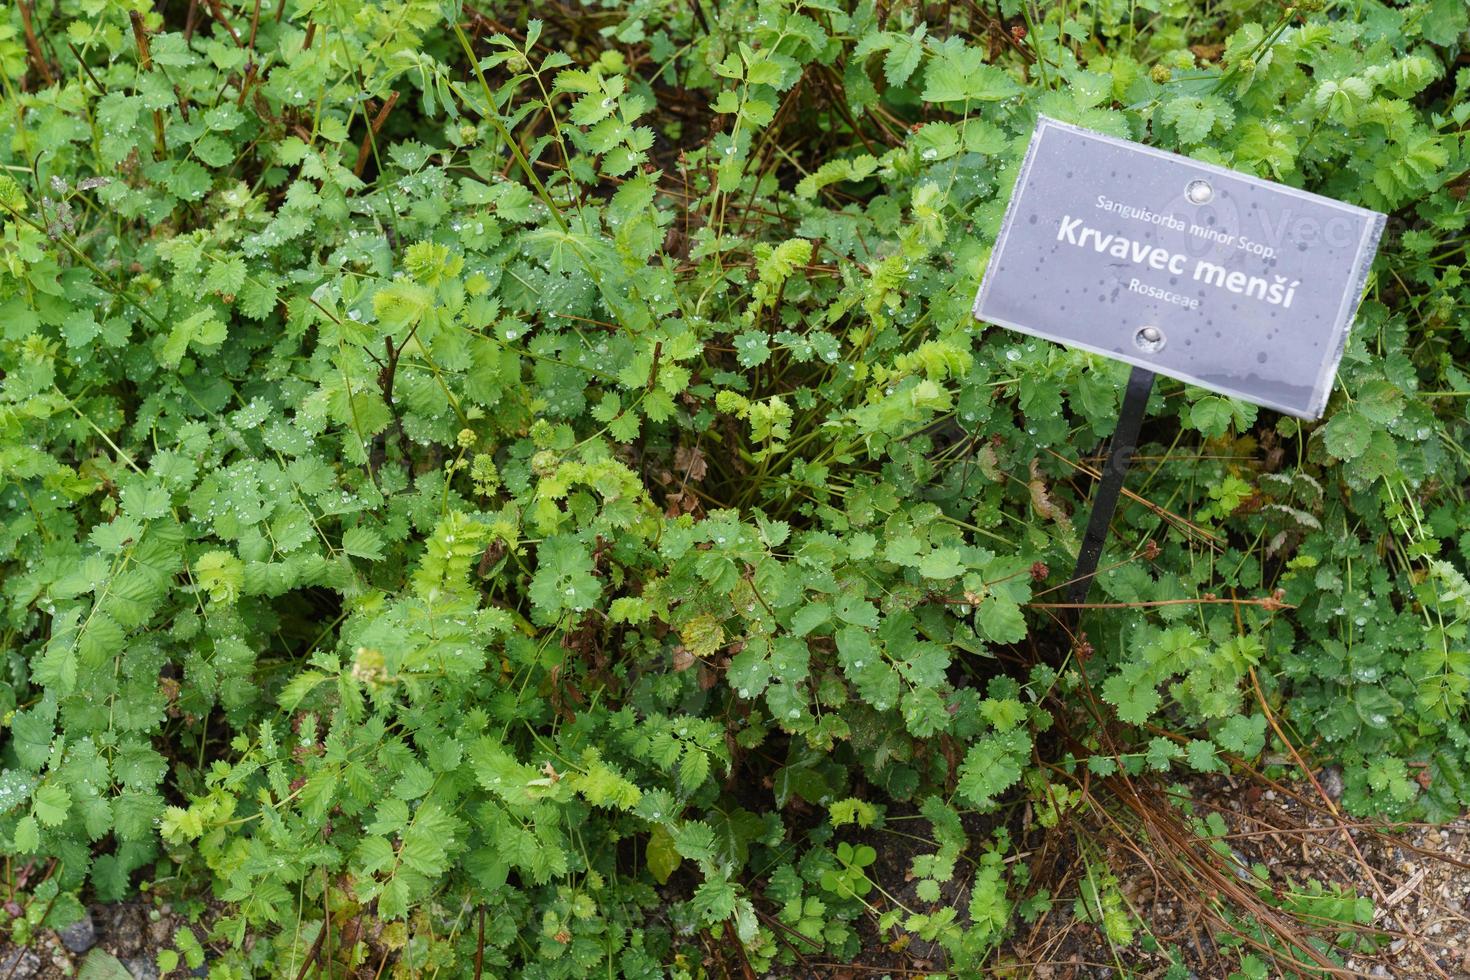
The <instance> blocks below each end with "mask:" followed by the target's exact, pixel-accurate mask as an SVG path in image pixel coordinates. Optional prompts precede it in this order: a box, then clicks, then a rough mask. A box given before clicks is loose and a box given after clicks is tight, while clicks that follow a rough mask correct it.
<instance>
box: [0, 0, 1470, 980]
mask: <svg viewBox="0 0 1470 980" xmlns="http://www.w3.org/2000/svg"><path fill="white" fill-rule="evenodd" d="M1466 38H1467V10H1466V7H1465V5H1464V4H1463V3H1461V2H1460V0H1414V2H1406V3H1399V4H1394V3H1385V2H1378V0H1303V2H1301V3H1298V4H1294V5H1281V4H1277V3H1257V2H1253V0H1252V2H1246V0H1218V2H1209V0H1064V2H1057V3H1045V4H1042V3H1034V4H1032V3H1023V2H1020V0H999V2H998V3H988V2H986V3H982V2H978V0H976V2H968V0H966V2H948V0H946V2H933V3H927V4H914V3H904V2H896V3H873V2H870V0H861V2H851V0H786V2H777V0H603V2H590V0H589V2H586V3H581V4H579V3H562V2H547V3H525V4H514V3H494V4H487V5H485V6H483V7H475V6H470V5H468V4H465V5H458V4H443V3H440V2H437V0H386V2H383V3H372V4H359V3H356V2H350V0H286V2H285V4H284V6H281V5H279V0H254V2H250V0H207V2H199V3H183V2H170V3H160V4H147V3H143V2H133V0H54V2H35V0H18V2H16V3H12V4H9V5H7V8H6V10H5V12H4V14H3V16H0V69H3V70H0V81H3V84H4V89H3V97H4V103H3V109H4V111H3V112H0V658H3V661H0V723H3V740H0V850H3V852H4V854H5V858H4V874H5V883H4V888H5V891H6V900H7V902H6V905H5V911H4V912H0V922H3V925H4V928H5V930H6V931H7V934H8V939H9V941H11V942H14V943H20V944H23V943H26V942H28V941H31V940H32V939H33V938H34V937H35V936H36V935H38V934H39V933H40V932H41V931H42V930H44V929H46V928H50V927H54V926H57V925H64V924H65V923H66V921H67V920H68V919H69V918H71V917H75V915H76V914H78V912H79V910H80V907H81V906H80V903H81V902H84V901H93V900H100V901H112V900H119V899H122V898H124V897H126V896H129V895H132V894H135V893H137V892H138V891H139V890H140V889H142V890H144V891H146V892H148V893H151V894H154V895H167V896H169V898H170V899H171V901H173V902H174V903H175V905H176V907H179V908H193V909H194V910H195V912H196V914H197V916H198V921H199V926H200V929H199V937H200V940H202V946H203V947H204V948H201V946H200V945H199V944H198V943H196V942H195V940H194V937H193V935H192V934H191V935H190V936H189V938H188V939H187V940H186V939H181V940H180V941H179V947H178V948H177V949H169V950H165V951H163V952H161V953H160V959H161V961H162V963H161V965H162V966H163V967H164V968H165V969H172V968H175V967H177V968H179V969H181V970H188V969H190V968H193V967H197V966H199V964H200V963H205V964H206V965H207V967H208V969H209V970H210V975H211V976H213V977H217V978H244V977H249V976H279V977H290V976H297V977H302V976H307V975H312V976H338V977H342V976H349V975H359V974H360V975H363V976H376V975H392V976H399V977H409V976H430V975H442V976H478V975H487V976H528V977H585V976H591V975H607V976H618V975H626V976H630V977H652V976H662V975H676V976H687V977H697V976H719V975H734V976H739V975H760V974H763V973H767V972H769V973H773V974H777V975H781V974H786V973H792V974H795V973H802V972H803V971H807V972H810V971H813V970H816V969H817V967H818V965H819V964H823V963H835V962H842V961H846V960H851V959H854V958H859V959H864V958H866V959H867V960H868V961H870V962H880V961H881V962H882V963H885V964H900V965H901V964H903V963H904V962H905V960H904V956H905V955H906V950H909V949H910V948H916V947H917V946H919V945H922V946H923V947H924V948H925V949H926V950H927V951H928V952H926V954H925V955H926V960H925V962H927V963H929V964H930V965H931V968H932V969H933V970H934V971H935V972H945V971H949V972H953V973H957V974H962V975H963V974H970V975H973V974H975V973H978V972H980V971H982V970H986V969H995V970H1001V969H1011V970H1013V971H1017V972H1018V973H1019V972H1022V971H1023V970H1024V967H1025V964H1024V963H1021V962H1020V961H1019V960H1017V959H1016V958H1015V957H1014V956H1013V954H1012V953H1011V952H1009V951H1008V947H1007V940H1008V939H1009V938H1010V937H1011V936H1012V935H1013V934H1014V932H1015V931H1016V930H1017V929H1018V928H1020V927H1022V926H1023V925H1025V924H1027V923H1034V922H1036V921H1037V920H1039V919H1041V918H1044V917H1046V916H1072V917H1075V919H1077V920H1080V921H1083V922H1085V923H1088V924H1090V926H1091V927H1092V928H1093V929H1094V933H1093V934H1094V935H1095V936H1097V937H1098V940H1097V942H1098V945H1099V955H1100V956H1101V957H1102V958H1103V959H1105V960H1108V961H1110V962H1114V963H1116V964H1118V965H1119V967H1120V968H1126V965H1127V964H1128V963H1130V962H1132V961H1133V959H1134V958H1135V957H1137V956H1139V955H1142V953H1143V952H1149V953H1150V954H1153V955H1158V956H1162V957H1165V958H1172V959H1173V960H1174V962H1175V963H1176V964H1177V965H1176V969H1175V972H1174V974H1173V975H1176V976H1179V977H1183V976H1184V975H1185V971H1186V960H1187V958H1188V955H1189V954H1188V952H1187V951H1186V950H1182V949H1179V948H1177V947H1176V946H1174V945H1171V943H1170V942H1169V941H1166V940H1165V939H1161V938H1160V937H1159V936H1156V935H1155V934H1154V931H1153V930H1152V929H1151V926H1150V922H1149V917H1148V910H1147V909H1146V908H1142V907H1138V906H1137V905H1136V904H1135V903H1133V902H1132V901H1131V900H1130V899H1129V898H1128V897H1127V896H1126V895H1125V894H1124V892H1123V890H1122V889H1120V887H1119V884H1118V880H1117V876H1116V875H1115V874H1114V873H1113V871H1112V870H1110V865H1109V861H1110V858H1111V856H1112V850H1113V845H1114V844H1117V843H1118V842H1127V843H1128V845H1129V846H1132V847H1139V848H1149V847H1152V848H1153V850H1152V851H1151V853H1152V854H1153V855H1154V859H1155V860H1156V861H1157V863H1158V866H1159V868H1160V869H1161V870H1160V871H1159V872H1158V873H1160V874H1162V875H1163V878H1164V880H1165V881H1166V882H1169V883H1173V886H1175V887H1178V888H1179V889H1181V890H1182V891H1187V892H1189V893H1191V894H1192V895H1193V896H1194V900H1195V901H1196V903H1197V904H1198V905H1199V907H1200V910H1201V912H1202V914H1204V915H1205V917H1206V919H1207V920H1208V923H1209V924H1210V927H1211V929H1212V930H1213V932H1214V935H1215V937H1216V940H1217V942H1218V943H1219V944H1221V945H1222V946H1223V947H1224V948H1226V950H1227V952H1228V951H1229V949H1231V948H1233V949H1235V950H1236V952H1230V953H1229V956H1230V957H1233V959H1232V960H1231V962H1232V963H1234V964H1235V967H1234V968H1238V969H1239V970H1240V971H1241V974H1242V975H1244V976H1265V975H1266V973H1267V971H1268V969H1269V970H1270V972H1272V973H1275V974H1280V973H1283V972H1284V973H1292V972H1302V973H1311V972H1312V971H1315V970H1319V969H1322V968H1324V967H1326V966H1329V965H1331V964H1332V963H1339V962H1342V961H1343V958H1344V957H1346V956H1348V955H1351V954H1352V953H1353V952H1354V951H1358V952H1361V951H1364V950H1369V951H1371V950H1372V949H1375V948H1377V947H1378V946H1380V945H1382V944H1384V943H1386V942H1387V939H1388V935H1387V933H1386V932H1385V931H1384V929H1385V928H1386V927H1384V926H1383V923H1382V921H1381V920H1377V924H1376V925H1375V919H1374V907H1375V905H1376V904H1380V903H1381V900H1382V896H1381V895H1374V894H1372V893H1371V891H1370V892H1367V893H1364V894H1356V893H1353V892H1348V891H1343V890H1342V889H1340V888H1334V887H1330V886H1327V885H1324V884H1322V883H1321V882H1312V881H1307V880H1278V879H1274V878H1272V876H1271V875H1269V874H1268V873H1267V871H1266V870H1265V869H1264V868H1252V867H1244V866H1241V865H1240V863H1239V862H1238V861H1236V860H1235V858H1234V857H1233V855H1234V853H1235V852H1234V851H1233V850H1232V848H1231V847H1229V846H1228V845H1227V844H1226V843H1225V842H1223V841H1221V840H1219V839H1218V838H1220V837H1221V836H1222V835H1223V833H1224V830H1223V827H1221V826H1219V825H1217V824H1218V822H1217V821H1211V820H1207V819H1204V818H1203V817H1202V816H1199V815H1196V814H1192V813H1191V810H1190V808H1189V806H1188V804H1187V802H1183V803H1181V802H1178V800H1179V797H1178V795H1177V794H1171V793H1170V792H1168V791H1167V787H1169V786H1170V785H1171V784H1172V783H1174V782H1175V781H1176V780H1179V779H1182V778H1184V777H1186V776H1187V775H1188V774H1190V773H1219V772H1224V771H1226V770H1227V769H1231V770H1233V771H1234V772H1236V773H1237V774H1245V777H1244V778H1252V776H1254V778H1261V779H1275V780H1286V781H1288V782H1289V781H1290V780H1292V779H1301V780H1302V782H1301V785H1302V786H1305V787H1308V788H1309V789H1310V783H1311V781H1310V780H1309V779H1306V778H1305V777H1304V776H1303V775H1302V773H1310V772H1311V771H1312V770H1314V769H1315V768H1317V767H1320V766H1322V765H1325V764H1328V763H1331V764H1334V765H1336V766H1338V767H1340V769H1341V772H1342V781H1343V790H1342V794H1341V803H1340V807H1341V810H1342V812H1343V813H1345V814H1350V815H1353V816H1357V817H1365V818H1374V819H1388V820H1409V819H1444V818H1447V817H1449V816H1451V815H1453V814H1455V813H1457V812H1459V811H1461V810H1462V808H1463V807H1464V806H1465V804H1466V803H1467V801H1470V729H1467V694H1470V640H1467V629H1470V583H1467V580H1466V567H1467V560H1470V501H1467V499H1466V492H1465V488H1466V482H1467V481H1466V478H1467V471H1470V450H1467V446H1470V424H1467V408H1470V367H1467V365H1470V328H1467V326H1466V324H1467V323H1470V320H1467V316H1466V302H1467V299H1470V289H1467V284H1466V282H1465V271H1466V245H1467V238H1466V219H1467V206H1466V203H1465V200H1464V198H1465V191H1466V188H1467V181H1466V177H1465V174H1466V170H1467V163H1470V153H1467V146H1466V135H1465V133H1466V122H1467V120H1470V68H1467V67H1466V64H1467V62H1466V55H1465V51H1466V49H1465V46H1464V45H1465V42H1466ZM1037 113H1045V114H1048V115H1050V116H1053V117H1056V118H1059V119H1063V120H1066V121H1071V122H1076V123H1078V124H1081V125H1085V126H1089V127H1092V128H1095V129H1097V130H1101V131H1104V132H1107V133H1111V134H1114V135H1118V136H1124V137H1129V138H1133V139H1138V140H1142V141H1146V142H1149V143H1151V144H1154V145H1158V146H1161V147H1165V148H1167V149H1170V150H1175V151H1178V152H1183V153H1187V154H1190V155H1193V156H1195V157H1198V158H1200V159H1203V160H1209V161H1212V162H1215V163H1219V164H1223V165H1225V166H1228V167H1233V168H1236V169H1240V170H1244V171H1247V172H1250V173H1254V174H1258V175H1261V176H1264V177H1268V178H1271V179H1275V180H1279V181H1283V182H1286V183H1289V184H1293V185H1298V186H1304V187H1308V188H1310V189H1313V190H1316V191H1319V192H1322V193H1326V194H1330V195H1332V196H1335V197H1338V198H1341V199H1343V200H1346V201H1351V202H1354V203H1358V204H1361V205H1365V206H1368V207H1371V208H1375V209H1379V210H1382V211H1384V212H1387V213H1389V214H1390V215H1391V216H1392V221H1391V223H1390V227H1389V232H1388V235H1387V237H1386V240H1385V243H1384V246H1383V249H1382V252H1381V255H1380V257H1379V260H1378V261H1377V263H1376V265H1375V266H1374V271H1373V274H1372V276H1371V278H1370V280H1369V282H1368V285H1367V295H1366V299H1365V302H1364V305H1363V308H1362V310H1361V314H1360V316H1359V319H1358V323H1357V325H1356V328H1355V329H1354V331H1353V334H1352V338H1351V341H1350V342H1349V344H1348V348H1347V351H1346V355H1345V357H1344V359H1343V363H1342V367H1341V371H1340V374H1339V378H1338V383H1337V387H1336V390H1335V392H1334V394H1333V396H1332V399H1331V403H1330V405H1329V408H1328V414H1327V417H1326V419H1325V420H1324V421H1323V422H1321V423H1313V424H1306V423H1301V422H1298V421H1295V420H1293V419H1290V418H1286V417H1281V416H1277V415H1275V414H1273V413H1269V412H1264V411H1257V410H1256V409H1255V408H1253V407H1252V406H1250V405H1247V404H1244V403H1241V402H1237V401H1232V400H1229V399H1226V398H1222V397H1218V396H1215V395H1211V394H1208V393H1204V392H1200V391H1198V390H1194V389H1189V388H1186V387H1185V386H1183V385H1180V384H1178V383H1176V382H1171V381H1164V382H1162V383H1161V384H1160V385H1159V386H1158V387H1157V389H1156V390H1155V394H1154V396H1153V398H1152V401H1151V404H1150V420H1149V422H1148V424H1147V426H1146V427H1145V430H1144V441H1145V446H1144V447H1143V448H1142V449H1141V450H1140V456H1139V460H1138V462H1137V464H1136V469H1135V473H1134V478H1133V479H1132V480H1131V483H1130V492H1129V494H1128V496H1127V498H1126V499H1125V501H1124V503H1123V506H1122V508H1121V510H1120V513H1119V516H1118V519H1117V521H1116V523H1115V527H1114V539H1113V540H1114V543H1113V545H1112V547H1111V550H1110V551H1109V552H1108V555H1107V557H1106V559H1105V561H1104V567H1105V570H1104V572H1103V574H1102V575H1101V576H1100V577H1099V579H1098V581H1097V584H1096V587H1095V588H1094V591H1093V595H1092V599H1093V603H1094V606H1093V607H1092V608H1089V609H1087V610H1084V611H1083V612H1082V615H1081V619H1080V622H1078V623H1073V622H1071V620H1070V616H1071V613H1070V611H1066V610H1061V609H1058V608H1055V604H1056V603H1058V602H1060V600H1061V595H1062V586H1063V584H1064V583H1065V581H1066V579H1067V575H1068V572H1069V570H1070V569H1071V567H1072V563H1073V561H1074V560H1075V555H1076V551H1077V544H1078V537H1079V526H1078V525H1079V524H1080V523H1081V522H1082V520H1083V519H1084V518H1085V513H1086V500H1087V497H1088V494H1089V493H1090V490H1091V482H1092V481H1091V477H1092V476H1093V475H1094V474H1095V473H1096V468H1097V466H1098V465H1100V464H1099V460H1098V458H1097V449H1098V447H1099V445H1100V444H1102V443H1103V442H1104V440H1105V439H1106V437H1107V435H1108V434H1109V432H1110V431H1111V429H1112V427H1113V424H1114V418H1115V415H1116V412H1117V407H1118V402H1119V397H1120V391H1121V385H1122V381H1123V379H1124V377H1125V375H1126V368H1122V367H1119V366H1118V365H1114V364H1110V363H1108V362H1106V361H1104V360H1101V359H1099V358H1096V357H1094V356H1091V355H1089V354H1086V353H1082V352H1076V351H1069V350H1065V349H1062V348H1060V347H1057V346H1054V345H1050V344H1046V343H1042V342H1039V341H1032V340H1028V339H1025V338H1021V337H1018V336H1017V335H1015V334H1011V333H1007V332H1005V331H1003V330H1000V329H997V328H993V327H986V326H985V325H983V324H979V323H975V322H973V321H972V319H971V317H970V315H969V306H970V303H971V300H972V298H973V295H974V292H975V289H976V287H977V285H978V282H979V279H980V277H981V274H982V272H983V269H984V263H985V260H986V257H987V255H988V250H989V248H990V246H991V244H992V242H993V239H994V235H995V231H996V228H997V226H998V224H999V220H1000V217H1001V214H1002V211H1003V209H1004V206H1005V203H1006V200H1007V198H1008V196H1009V193H1010V189H1011V185H1012V181H1013V180H1014V176H1015V173H1016V168H1017V165H1018V163H1019V159H1020V156H1021V153H1022V151H1023V149H1024V147H1025V145H1026V141H1027V138H1028V136H1029V133H1030V131H1031V128H1032V125H1033V122H1034V119H1035V116H1036V114H1037ZM1293 774H1295V775H1293ZM1036 841H1050V842H1051V843H1047V844H1045V845H1044V846H1043V845H1041V844H1036V843H1035V842H1036ZM1057 841H1060V843H1056V842H1057ZM1110 842H1111V843H1110ZM895 847H903V848H906V849H907V850H906V851H905V853H906V854H907V855H909V856H908V858H907V860H906V861H905V866H904V867H903V868H902V869H901V872H900V874H899V875H898V876H896V877H894V878H889V879H885V878H884V877H883V876H881V875H879V874H878V873H877V872H876V868H877V867H879V866H880V865H882V863H883V862H882V861H880V860H879V854H880V852H883V853H887V852H888V851H889V850H891V849H893V848H895ZM1038 854H1047V855H1052V857H1050V858H1049V859H1047V860H1041V859H1039V858H1038V857H1037V855H1038ZM1060 867H1067V868H1070V869H1071V871H1070V872H1069V873H1068V876H1067V877H1066V880H1065V881H1063V879H1062V876H1060V875H1059V872H1058V868H1060ZM900 891H901V892H902V893H901V894H900ZM206 950H207V957H206ZM874 957H877V958H878V959H874ZM884 957H886V959H884ZM722 971H725V972H724V973H722Z"/></svg>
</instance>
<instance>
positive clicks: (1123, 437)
mask: <svg viewBox="0 0 1470 980" xmlns="http://www.w3.org/2000/svg"><path fill="white" fill-rule="evenodd" d="M1153 386H1154V373H1153V372H1152V371H1150V370H1148V369H1146V368H1141V367H1135V368H1134V369H1133V372H1132V373H1131V374H1129V375H1128V389H1127V391H1125V392H1124V393H1123V407H1122V409H1121V410H1120V411H1119V412H1118V427H1117V429H1116V430H1114V432H1113V439H1112V442H1111V443H1110V444H1109V447H1108V459H1107V462H1106V463H1104V464H1103V470H1102V481H1101V482H1100V483H1099V484H1098V488H1097V496H1096V497H1094V498H1093V501H1092V514H1091V516H1089V517H1088V518H1087V531H1086V532H1085V533H1084V534H1083V535H1082V550H1081V551H1079V552H1078V553H1077V568H1076V569H1075V570H1074V571H1073V572H1072V587H1071V591H1070V593H1069V594H1068V596H1067V601H1068V602H1071V603H1073V604H1079V605H1080V604H1081V603H1084V602H1086V601H1087V593H1088V590H1089V589H1091V588H1092V580H1093V578H1094V577H1095V576H1096V575H1097V562H1098V559H1099V558H1101V557H1102V550H1103V544H1104V543H1105V542H1106V541H1107V538H1108V528H1109V526H1110V525H1111V524H1112V523H1113V513H1114V512H1115V511H1116V510H1117V509H1118V494H1119V493H1121V492H1122V490H1123V479H1124V478H1125V477H1126V476H1127V475H1128V464H1129V462H1130V461H1131V460H1132V459H1133V450H1134V449H1136V448H1137V447H1138V430H1139V428H1140V427H1141V426H1142V425H1143V414H1144V411H1145V409H1146V408H1147V407H1148V396H1149V392H1150V391H1152V390H1153ZM1079 615H1080V613H1079Z"/></svg>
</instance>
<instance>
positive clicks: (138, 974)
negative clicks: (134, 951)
mask: <svg viewBox="0 0 1470 980" xmlns="http://www.w3.org/2000/svg"><path fill="white" fill-rule="evenodd" d="M123 966H125V967H127V968H128V972H129V973H131V974H132V975H133V980H158V967H157V966H156V965H154V963H153V961H152V960H150V959H149V958H148V957H146V956H134V957H133V958H132V959H129V960H124V961H123Z"/></svg>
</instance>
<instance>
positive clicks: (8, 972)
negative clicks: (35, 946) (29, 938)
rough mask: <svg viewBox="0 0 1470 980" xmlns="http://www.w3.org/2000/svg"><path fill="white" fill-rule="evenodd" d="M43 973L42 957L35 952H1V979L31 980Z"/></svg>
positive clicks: (22, 950) (16, 950) (14, 950)
mask: <svg viewBox="0 0 1470 980" xmlns="http://www.w3.org/2000/svg"><path fill="white" fill-rule="evenodd" d="M40 972H41V957H40V956H38V955H37V954H36V952H35V950H30V949H12V950H8V951H6V952H0V977H9V978H10V980H31V978H32V977H34V976H35V975H36V974H38V973H40Z"/></svg>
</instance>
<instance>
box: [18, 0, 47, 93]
mask: <svg viewBox="0 0 1470 980" xmlns="http://www.w3.org/2000/svg"><path fill="white" fill-rule="evenodd" d="M19 4H20V23H21V27H22V28H24V29H25V32H26V50H28V51H29V52H30V53H31V67H32V68H34V69H35V70H36V74H38V75H40V76H41V81H43V82H45V83H46V84H47V85H50V84H52V83H53V82H54V81H55V80H54V79H53V78H52V77H51V66H49V65H47V64H46V55H45V54H44V53H43V52H42V51H41V41H40V39H39V38H37V37H36V28H35V25H34V24H32V23H31V0H19Z"/></svg>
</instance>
